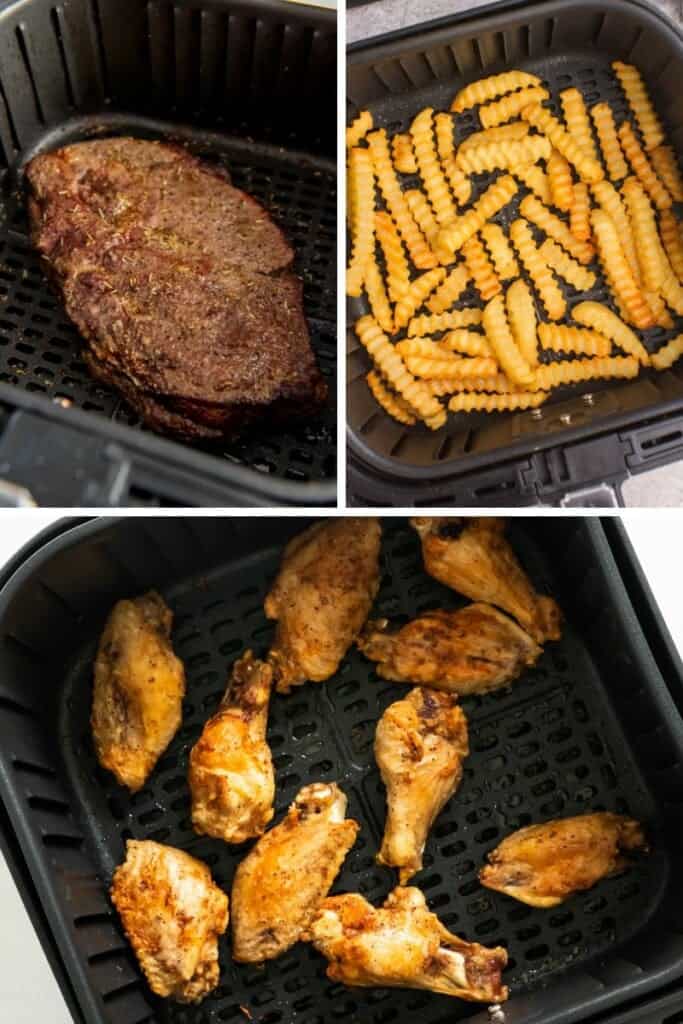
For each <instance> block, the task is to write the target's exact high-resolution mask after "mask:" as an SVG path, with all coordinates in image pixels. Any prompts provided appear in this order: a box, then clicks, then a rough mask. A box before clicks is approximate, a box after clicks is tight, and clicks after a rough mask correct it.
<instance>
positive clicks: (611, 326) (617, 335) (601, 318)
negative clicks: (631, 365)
mask: <svg viewBox="0 0 683 1024" xmlns="http://www.w3.org/2000/svg"><path fill="white" fill-rule="evenodd" d="M572 319H574V320H576V322H577V324H582V325H583V326H584V327H591V328H592V329H593V330H594V331H599V333H600V334H603V335H604V336H605V337H606V338H609V339H610V341H612V342H613V343H614V344H615V345H616V346H617V347H618V348H620V349H622V350H623V351H624V352H626V353H628V355H630V356H635V357H636V359H638V360H639V361H640V362H641V363H642V364H643V366H649V364H650V356H649V354H648V351H647V349H646V348H645V346H644V345H643V343H642V342H641V341H640V339H639V338H638V336H637V335H636V334H635V333H634V332H633V331H632V330H631V328H630V327H628V326H627V325H626V324H625V323H624V321H623V320H621V319H620V318H619V317H618V316H617V314H616V313H613V312H612V310H611V309H610V308H609V307H608V306H604V305H603V304H602V303H601V302H592V301H586V302H579V304H578V305H577V306H574V308H573V309H572Z"/></svg>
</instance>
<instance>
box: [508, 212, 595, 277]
mask: <svg viewBox="0 0 683 1024" xmlns="http://www.w3.org/2000/svg"><path fill="white" fill-rule="evenodd" d="M519 212H520V213H521V215H522V216H523V217H526V219H527V220H530V221H531V222H532V224H535V225H536V227H537V228H540V229H541V231H543V232H544V233H545V234H546V235H549V236H550V238H552V239H553V240H554V241H555V242H558V243H559V244H560V245H561V246H562V248H563V249H566V250H567V252H568V253H569V255H570V256H573V257H574V259H576V260H578V261H579V263H581V264H583V265H584V266H586V265H587V264H588V263H590V262H591V260H592V259H593V256H594V250H593V246H592V245H589V243H588V242H579V240H578V239H577V238H575V237H574V235H573V234H572V233H571V231H570V230H569V228H568V227H567V225H566V224H565V223H564V221H563V220H560V218H559V217H556V216H555V214H554V213H553V212H552V210H549V209H548V207H547V206H544V205H543V203H542V202H541V201H540V199H537V198H536V196H525V197H524V199H523V200H522V202H521V203H520V204H519Z"/></svg>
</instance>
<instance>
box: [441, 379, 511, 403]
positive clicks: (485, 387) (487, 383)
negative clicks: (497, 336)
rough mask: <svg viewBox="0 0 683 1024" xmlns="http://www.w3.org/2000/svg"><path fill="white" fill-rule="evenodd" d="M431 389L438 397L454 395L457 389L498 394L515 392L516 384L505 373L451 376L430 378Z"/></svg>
mask: <svg viewBox="0 0 683 1024" xmlns="http://www.w3.org/2000/svg"><path fill="white" fill-rule="evenodd" d="M429 390H430V391H431V392H432V394H433V395H435V396H436V397H441V396H443V395H452V394H453V393H454V392H456V391H484V392H493V393H494V394H498V395H508V394H514V393H515V386H514V384H512V382H511V381H509V380H508V378H507V377H506V376H505V374H503V373H497V374H496V375H495V376H493V377H458V378H454V377H450V378H448V379H443V380H430V381H429Z"/></svg>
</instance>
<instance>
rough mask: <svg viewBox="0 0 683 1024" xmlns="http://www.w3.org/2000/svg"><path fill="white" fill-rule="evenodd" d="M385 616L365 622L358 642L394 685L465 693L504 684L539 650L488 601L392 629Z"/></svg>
mask: <svg viewBox="0 0 683 1024" xmlns="http://www.w3.org/2000/svg"><path fill="white" fill-rule="evenodd" d="M388 625H389V623H388V622H387V620H386V619H379V620H378V621H376V622H368V624H367V626H366V628H365V629H364V631H363V633H362V634H361V636H360V637H359V639H358V646H359V648H360V649H361V651H362V652H363V654H365V656H366V657H368V658H370V660H371V661H376V662H378V665H377V673H378V675H380V676H381V677H382V678H383V679H392V680H394V681H395V682H397V683H418V684H419V685H421V686H431V687H433V688H434V689H435V690H447V691H448V692H450V693H458V694H461V695H467V694H470V693H488V691H489V690H496V689H499V688H500V687H501V686H507V684H508V683H510V682H512V680H513V679H516V678H517V676H518V675H519V674H520V673H521V672H522V671H523V670H524V669H525V668H527V667H528V666H530V665H534V664H535V663H536V661H537V660H538V657H539V655H540V654H541V648H540V647H539V646H538V644H537V643H536V642H535V641H534V640H532V639H531V637H530V636H529V635H528V634H527V633H525V632H524V630H523V629H522V628H521V627H520V626H518V625H517V623H516V622H513V621H512V619H509V618H508V617H507V615H503V613H502V612H499V611H498V610H497V609H496V608H492V607H491V605H488V604H468V605H466V607H465V608H460V609H459V610H458V611H455V612H447V611H440V610H437V611H433V612H425V613H424V615H420V617H419V618H417V619H413V621H412V622H408V623H406V625H405V626H402V627H401V628H400V629H398V630H396V631H395V632H391V631H390V630H389V629H388V628H387V627H388Z"/></svg>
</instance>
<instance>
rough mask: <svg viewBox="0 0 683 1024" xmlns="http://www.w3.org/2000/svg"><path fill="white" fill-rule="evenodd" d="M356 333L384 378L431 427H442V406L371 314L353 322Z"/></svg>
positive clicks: (443, 420) (444, 416)
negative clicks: (408, 367)
mask: <svg viewBox="0 0 683 1024" xmlns="http://www.w3.org/2000/svg"><path fill="white" fill-rule="evenodd" d="M356 334H357V335H358V339H359V341H360V343H361V345H363V347H364V348H365V349H366V350H367V351H368V353H369V354H370V356H371V357H372V359H373V360H374V362H375V365H376V366H377V368H378V369H379V371H380V372H381V374H382V376H383V377H384V379H385V380H386V381H387V382H388V383H389V384H390V385H391V387H392V388H393V389H394V390H395V391H397V392H398V394H399V395H401V397H402V398H404V399H405V400H406V402H409V403H410V405H411V406H412V407H413V409H415V411H416V412H417V413H418V414H419V416H420V418H421V419H423V420H424V422H425V423H426V424H427V426H428V427H429V428H430V429H432V430H437V429H438V428H439V427H442V426H443V425H444V423H445V422H446V412H445V410H444V408H443V406H442V405H441V403H440V402H437V400H436V399H435V398H434V396H433V395H432V394H431V393H430V391H429V389H428V388H427V387H426V386H425V385H424V383H422V382H421V381H419V380H415V378H414V377H413V375H412V374H411V373H410V372H409V371H408V369H407V368H406V366H405V364H404V362H403V360H402V359H401V357H400V355H399V354H398V352H397V351H396V349H395V348H394V346H393V345H392V344H391V343H390V341H389V339H388V338H387V336H386V335H385V334H384V332H383V331H382V330H381V329H380V327H379V326H378V324H376V323H375V321H374V319H373V318H372V317H371V316H364V317H361V318H360V320H358V321H357V322H356Z"/></svg>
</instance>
